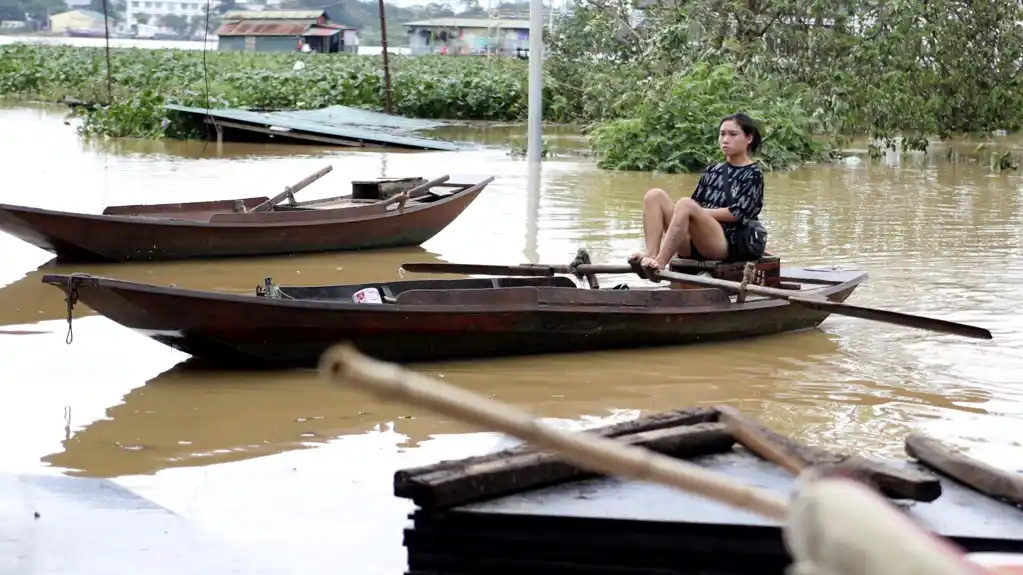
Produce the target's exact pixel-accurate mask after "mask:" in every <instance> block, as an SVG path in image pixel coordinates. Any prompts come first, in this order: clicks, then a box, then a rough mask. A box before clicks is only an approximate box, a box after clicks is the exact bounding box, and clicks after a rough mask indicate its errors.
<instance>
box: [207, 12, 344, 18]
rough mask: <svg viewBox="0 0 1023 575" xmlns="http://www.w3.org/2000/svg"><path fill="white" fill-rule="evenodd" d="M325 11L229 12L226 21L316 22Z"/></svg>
mask: <svg viewBox="0 0 1023 575" xmlns="http://www.w3.org/2000/svg"><path fill="white" fill-rule="evenodd" d="M324 12H325V10H229V11H228V12H226V13H225V14H224V15H223V16H222V18H223V19H224V20H316V19H317V18H319V17H320V16H323V15H324Z"/></svg>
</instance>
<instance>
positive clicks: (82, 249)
mask: <svg viewBox="0 0 1023 575" xmlns="http://www.w3.org/2000/svg"><path fill="white" fill-rule="evenodd" d="M329 171H330V167H329V166H328V167H327V168H325V169H323V170H320V171H319V172H317V173H316V174H313V175H312V176H309V177H308V178H305V179H304V180H302V181H301V182H299V183H297V184H296V185H294V186H291V187H289V188H287V189H285V190H284V192H283V193H281V194H279V195H277V196H276V197H274V198H272V199H271V198H267V197H252V198H242V199H235V200H220V201H211V202H189V203H177V204H153V205H128V206H111V207H108V208H107V209H105V210H104V211H103V213H102V214H100V215H93V214H78V213H70V212H61V211H54V210H44V209H39V208H28V207H22V206H13V205H6V204H0V231H4V232H7V233H9V234H11V235H13V236H15V237H17V238H19V239H21V240H23V241H26V242H28V243H30V244H32V245H34V246H36V247H39V248H42V249H44V250H46V251H48V252H51V253H53V254H55V255H56V256H57V258H58V259H60V260H64V261H75V262H124V261H138V260H142V261H157V260H179V259H188V258H206V257H232V256H258V255H284V254H294V253H304V252H305V253H308V252H330V251H345V250H365V249H376V248H387V247H401V246H415V245H419V244H421V243H423V242H425V241H426V240H429V239H430V238H432V237H433V236H435V235H436V234H437V233H439V232H440V231H441V230H443V229H444V228H445V227H447V226H448V224H450V223H451V222H452V221H454V220H455V218H457V217H458V216H459V215H460V214H461V213H462V212H463V211H464V210H465V208H466V207H468V206H469V204H471V203H472V202H473V200H475V199H476V197H477V196H479V194H480V193H481V192H482V191H483V190H484V189H485V188H486V187H487V185H488V184H490V182H492V181H493V177H488V178H485V179H482V180H479V181H475V182H468V183H450V182H448V179H449V178H448V176H443V177H441V178H437V179H435V180H432V181H429V182H428V181H426V180H425V179H423V178H405V179H381V180H373V181H356V182H352V193H351V194H349V195H344V196H339V197H334V198H328V199H320V200H312V201H307V202H297V201H295V197H294V194H295V192H297V191H298V190H300V189H302V188H303V187H305V186H307V185H309V184H310V183H312V182H313V181H315V180H316V179H318V178H320V177H322V176H323V175H324V174H326V173H327V172H329ZM284 200H288V202H287V203H283V204H282V202H284Z"/></svg>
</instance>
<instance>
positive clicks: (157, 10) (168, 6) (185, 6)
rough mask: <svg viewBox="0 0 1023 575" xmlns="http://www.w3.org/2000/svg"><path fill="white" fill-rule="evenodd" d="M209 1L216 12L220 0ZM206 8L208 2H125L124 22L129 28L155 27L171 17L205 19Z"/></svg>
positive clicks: (150, 0) (184, 0) (175, 0)
mask: <svg viewBox="0 0 1023 575" xmlns="http://www.w3.org/2000/svg"><path fill="white" fill-rule="evenodd" d="M209 1H210V3H209V7H210V10H211V11H213V12H215V11H216V9H217V6H219V5H220V0H209ZM206 6H207V4H206V0H125V9H124V21H125V24H127V25H128V26H133V25H137V24H149V25H152V26H155V25H159V23H160V18H161V17H163V16H169V15H175V16H184V17H185V18H192V17H199V18H205V17H206ZM140 16H141V18H140Z"/></svg>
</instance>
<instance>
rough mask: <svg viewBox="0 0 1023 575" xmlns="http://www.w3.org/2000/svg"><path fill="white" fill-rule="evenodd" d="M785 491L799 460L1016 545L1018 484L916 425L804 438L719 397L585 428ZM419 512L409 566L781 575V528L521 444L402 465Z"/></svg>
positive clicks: (492, 571)
mask: <svg viewBox="0 0 1023 575" xmlns="http://www.w3.org/2000/svg"><path fill="white" fill-rule="evenodd" d="M586 433H592V434H596V435H600V436H603V437H608V438H614V439H616V440H618V441H621V442H623V443H628V444H631V445H638V446H643V447H645V448H647V449H650V450H653V451H656V452H659V453H662V454H665V455H669V456H671V457H676V458H681V459H686V460H688V461H689V462H691V463H695V464H697V465H700V466H701V467H704V468H707V469H710V470H713V471H717V472H719V473H723V474H725V475H728V476H730V477H731V478H734V479H735V480H737V481H741V482H743V483H746V484H749V485H753V486H756V487H759V488H762V489H765V490H767V491H770V492H774V493H776V494H778V495H780V496H783V497H788V496H789V495H790V494H791V493H792V492H793V490H794V489H795V488H796V474H798V473H799V472H800V471H801V470H803V469H805V468H807V467H813V468H822V469H828V470H829V471H830V472H838V473H841V474H844V475H847V476H851V477H854V478H856V479H858V480H860V481H861V482H863V483H864V484H866V485H868V486H870V487H871V488H873V489H875V490H876V491H878V492H880V493H883V494H884V495H886V496H887V497H889V498H890V499H892V500H893V501H894V502H895V503H896V504H897V505H898V506H899V508H900V509H902V510H903V511H904V512H905V513H906V514H907V515H908V516H910V517H911V518H913V519H914V520H915V521H917V522H918V523H919V524H920V525H922V526H924V527H925V528H927V529H928V530H930V531H931V532H933V533H936V534H939V535H942V536H944V537H946V538H948V539H950V540H951V541H953V542H954V543H956V544H958V545H959V546H961V547H962V548H963V549H965V550H966V551H969V552H999V551H1002V552H1023V511H1021V510H1020V506H1021V504H1023V481H1020V478H1019V477H1018V476H1016V474H1014V473H1007V472H1004V471H1001V470H998V469H996V468H993V467H991V466H989V465H987V464H984V463H981V462H978V461H975V460H972V459H970V458H968V457H966V456H964V455H962V454H960V453H957V452H955V451H954V450H952V449H950V448H949V447H948V446H946V445H944V444H942V443H941V442H939V441H937V440H935V439H933V438H930V437H926V436H922V435H918V434H914V435H911V436H909V437H908V438H907V439H906V451H907V453H908V454H909V455H910V456H911V457H912V458H914V459H915V461H881V460H875V459H870V458H864V457H858V456H849V455H845V454H841V453H834V452H831V451H828V450H824V449H820V448H816V447H811V446H807V445H802V444H800V443H798V442H796V441H794V440H792V439H790V438H787V437H784V436H782V435H780V434H777V433H775V432H773V431H771V430H770V429H767V428H765V427H764V426H763V425H761V424H759V423H758V422H756V421H752V420H750V419H749V418H746V417H745V416H743V415H742V414H741V413H739V412H737V411H736V410H734V409H731V408H727V407H717V408H695V409H684V410H679V411H670V412H666V413H660V414H655V415H650V416H647V417H642V418H639V419H637V420H634V421H630V422H625V423H619V424H615V425H610V426H607V427H603V428H598V429H593V430H590V431H587V432H586ZM394 493H395V495H397V496H398V497H402V498H406V499H410V500H411V501H412V502H414V503H415V504H416V506H417V509H416V510H415V511H414V512H413V513H412V514H410V516H409V518H410V519H411V520H412V525H411V526H410V527H408V528H407V529H406V530H405V547H406V549H407V552H408V570H407V573H409V574H410V575H412V574H416V575H427V574H440V573H445V574H459V575H475V574H481V575H482V574H487V575H501V574H512V573H515V574H522V573H529V575H546V574H551V575H556V574H570V573H571V574H581V573H587V574H596V575H604V574H606V575H619V574H621V575H647V574H649V575H654V574H656V575H668V574H689V573H704V574H711V573H713V574H730V573H736V574H739V573H760V574H772V573H777V574H781V573H784V572H785V570H786V568H787V567H788V566H789V564H790V563H791V556H790V555H789V552H788V550H787V549H786V547H785V544H784V543H783V539H782V527H781V525H780V524H779V523H778V522H776V521H774V520H771V519H767V518H765V517H763V516H761V515H758V514H755V513H752V512H746V511H742V510H739V509H737V508H735V507H731V506H728V505H725V504H722V503H718V502H716V501H714V500H711V499H707V498H704V497H697V496H694V495H692V494H689V493H687V492H684V491H679V490H675V489H671V488H668V487H664V486H661V485H657V484H652V483H646V482H640V481H632V480H623V479H616V478H608V477H602V476H599V475H598V474H595V473H592V472H589V471H584V470H582V469H579V468H578V467H576V466H574V465H572V464H570V463H567V462H565V461H564V460H562V459H561V458H559V457H558V456H556V455H554V454H552V453H549V452H545V451H538V450H535V449H533V448H532V447H530V446H529V445H525V444H523V445H519V446H516V447H513V448H511V449H506V450H504V451H501V452H498V453H493V454H489V455H484V456H478V457H470V458H467V459H462V460H457V461H442V462H439V463H436V464H433V465H428V466H423V467H417V468H410V469H404V470H399V471H398V472H396V473H395V478H394Z"/></svg>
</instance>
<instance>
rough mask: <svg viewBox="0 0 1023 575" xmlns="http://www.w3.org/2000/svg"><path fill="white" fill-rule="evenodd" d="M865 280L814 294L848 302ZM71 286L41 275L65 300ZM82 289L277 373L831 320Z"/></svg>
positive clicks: (572, 291) (715, 305)
mask: <svg viewBox="0 0 1023 575" xmlns="http://www.w3.org/2000/svg"><path fill="white" fill-rule="evenodd" d="M865 277H866V275H865V274H859V275H851V276H850V279H849V281H846V282H843V283H841V284H838V285H833V286H827V287H825V288H821V289H819V290H813V291H814V292H817V293H822V294H823V295H826V297H828V298H829V299H831V300H833V301H844V300H845V299H846V298H847V297H849V295H850V294H852V292H853V290H855V288H856V287H857V286H858V285H859V283H860V282H861V281H862V279H863V278H865ZM68 281H69V276H56V275H52V276H45V277H44V278H43V282H44V283H49V284H52V285H55V286H57V287H59V288H61V289H63V290H64V291H65V292H66V291H68V289H69V284H68ZM516 290H518V291H516ZM74 291H75V292H76V293H77V298H78V301H80V302H81V303H84V304H85V305H87V306H89V307H90V308H91V309H93V310H94V311H96V312H97V313H99V314H101V315H103V316H106V317H107V318H109V319H111V320H113V321H114V322H116V323H119V324H121V325H123V326H125V327H128V328H131V329H133V330H135V331H137V332H139V333H141V334H144V335H146V336H147V337H150V338H152V339H154V340H156V341H159V342H161V343H163V344H165V345H168V346H170V347H173V348H175V349H178V350H180V351H183V352H185V353H188V354H190V355H192V356H195V357H197V358H201V359H204V360H207V361H210V362H212V363H217V364H225V365H248V366H251V365H254V364H262V365H268V366H279V367H315V366H316V364H317V363H318V361H319V358H320V356H321V355H322V354H323V352H324V351H325V350H326V349H327V348H329V347H330V346H332V345H334V344H336V343H339V342H341V341H351V342H352V343H354V345H355V346H356V347H357V348H359V349H360V350H361V351H363V352H364V353H367V354H369V355H371V356H373V357H376V358H379V359H383V360H387V361H393V362H398V363H416V362H432V361H444V360H456V359H471V358H484V357H500V356H517V355H533V354H545V353H568V352H584V351H597V350H608V349H628V348H637V347H655V346H671V345H684V344H693V343H702V342H716V341H724V340H733V339H739V338H747V337H755V336H764V335H771V334H777V333H782V332H788V331H796V330H803V329H810V328H813V327H816V326H818V325H819V324H820V323H821V322H822V321H824V320H825V319H826V318H827V317H828V315H829V314H828V313H827V312H823V311H817V310H812V309H807V308H803V307H800V306H796V305H792V304H789V303H787V302H784V301H777V300H759V301H755V302H747V303H745V304H734V303H731V302H728V298H727V297H726V296H725V295H724V294H723V292H720V291H718V290H714V289H708V290H662V291H660V292H658V293H660V294H666V296H665V297H671V298H676V299H678V298H685V301H684V302H683V303H685V305H672V304H669V305H647V306H643V305H613V304H612V305H592V303H586V302H581V303H571V301H570V299H571V297H575V296H577V295H578V294H579V293H580V292H583V293H585V292H590V291H592V290H584V289H578V288H564V287H557V288H552V287H528V286H525V287H518V288H513V289H510V290H508V292H507V293H508V294H509V297H508V301H506V302H505V303H504V304H502V305H473V304H472V303H468V304H466V305H401V304H400V303H399V304H378V305H373V304H354V303H341V302H338V301H309V300H289V299H272V298H265V297H256V296H246V295H234V294H222V293H214V292H201V291H195V290H184V289H179V288H166V287H161V286H151V285H147V284H138V283H135V282H126V281H120V280H112V279H107V278H95V277H91V276H79V277H77V278H75V280H74ZM464 291H472V290H464ZM477 291H482V290H477ZM682 292H686V293H682ZM797 293H798V292H797ZM537 294H540V295H539V296H538V295H537ZM543 294H546V295H543ZM659 297H661V296H659ZM544 298H546V302H545V301H543V300H544ZM678 301H682V300H678Z"/></svg>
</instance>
